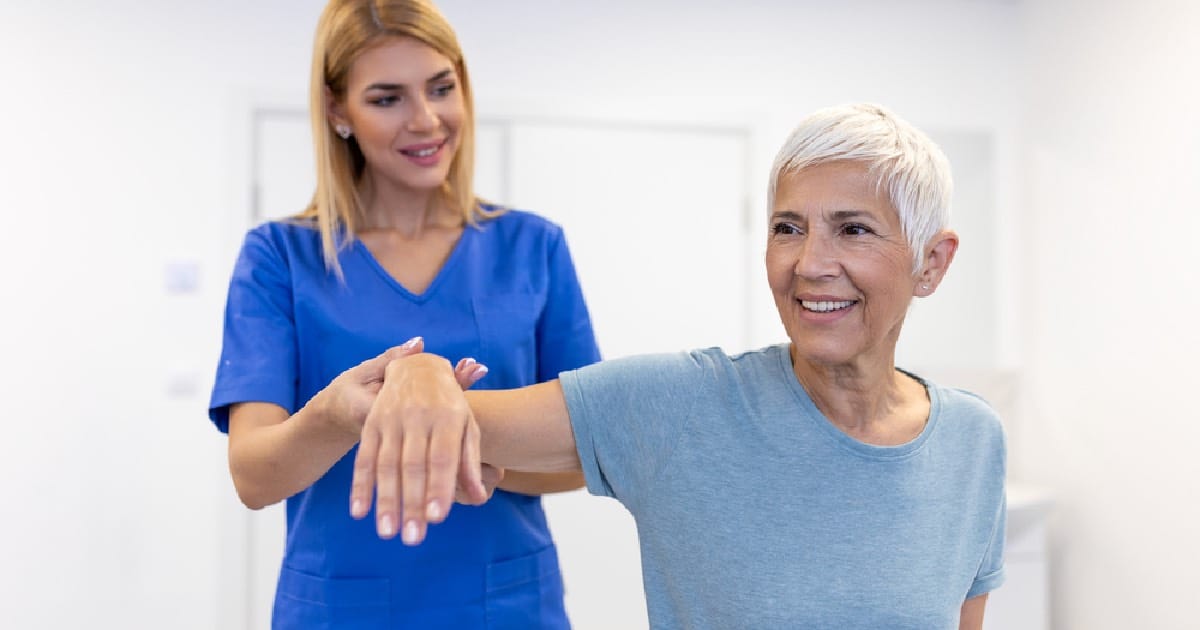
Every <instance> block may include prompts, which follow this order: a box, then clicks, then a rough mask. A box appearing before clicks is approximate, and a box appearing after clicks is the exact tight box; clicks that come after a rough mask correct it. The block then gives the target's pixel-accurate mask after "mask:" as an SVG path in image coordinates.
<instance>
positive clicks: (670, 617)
mask: <svg viewBox="0 0 1200 630" xmlns="http://www.w3.org/2000/svg"><path fill="white" fill-rule="evenodd" d="M560 378H561V380H562V385H563V391H564V392H565V395H566V400H567V408H568V411H569V412H570V416H571V423H572V426H573V428H574V431H575V439H576V443H577V446H578V451H579V457H580V460H581V461H582V463H583V469H584V474H585V476H586V477H587V484H588V489H589V490H590V491H591V492H592V493H594V494H600V495H605V496H611V497H615V498H616V499H618V500H620V501H621V503H623V504H624V505H625V506H626V507H627V508H628V509H629V510H630V512H631V513H632V514H633V516H634V518H635V520H636V521H637V527H638V536H639V540H640V544H641V555H642V573H643V577H644V580H645V588H646V598H647V606H648V609H649V616H650V624H651V626H652V627H653V628H656V629H657V628H692V629H701V628H714V629H716V628H771V629H774V628H837V629H839V630H852V629H855V628H862V629H871V630H877V629H879V628H888V629H889V630H894V629H904V628H913V629H917V628H919V629H921V630H929V629H936V628H946V629H955V628H958V617H959V612H960V608H961V606H962V604H963V602H964V601H965V600H966V599H968V598H970V597H974V596H975V595H979V594H982V593H986V592H989V591H991V590H992V589H994V588H996V587H997V586H999V585H1000V584H1001V582H1002V581H1003V579H1004V568H1003V560H1002V554H1003V549H1004V520H1005V504H1004V474H1005V443H1004V434H1003V431H1002V428H1001V425H1000V422H999V420H998V418H997V417H996V415H995V413H994V412H993V411H992V409H991V408H990V407H988V405H987V404H986V403H984V402H983V401H982V400H981V399H979V398H978V397H976V396H974V395H972V394H969V393H966V392H963V391H960V390H954V389H948V388H944V387H939V386H937V385H935V384H932V383H925V385H926V388H927V391H928V392H929V397H930V402H931V409H930V416H929V420H928V422H927V423H926V426H925V428H924V430H923V431H922V433H921V434H920V435H919V436H918V437H916V438H915V439H913V440H912V441H911V442H909V443H907V444H903V445H900V446H891V447H881V446H873V445H869V444H865V443H863V442H860V441H858V440H855V439H853V438H851V437H850V436H848V435H846V434H845V433H843V432H842V431H840V430H838V429H837V428H836V427H835V426H834V425H833V424H831V423H830V422H829V421H828V420H826V419H825V418H824V416H822V415H821V413H820V412H819V411H818V410H817V408H816V406H815V405H814V404H813V402H812V400H811V399H810V398H809V396H808V394H807V393H806V392H805V390H804V388H803V387H802V386H801V385H800V383H799V382H798V381H797V379H796V377H795V375H794V374H793V372H792V365H791V358H790V357H789V355H788V350H787V346H785V345H784V346H772V347H769V348H765V349H762V350H758V351H755V352H749V353H745V354H742V355H738V356H732V357H731V356H727V355H726V354H725V353H724V352H722V351H721V350H719V349H709V350H700V351H695V352H692V353H680V354H669V355H654V356H644V357H631V358H627V359H616V360H612V361H606V362H604V363H601V364H597V365H594V366H591V367H586V368H582V369H580V370H577V371H574V372H568V373H566V374H563V375H562V376H561V377H560Z"/></svg>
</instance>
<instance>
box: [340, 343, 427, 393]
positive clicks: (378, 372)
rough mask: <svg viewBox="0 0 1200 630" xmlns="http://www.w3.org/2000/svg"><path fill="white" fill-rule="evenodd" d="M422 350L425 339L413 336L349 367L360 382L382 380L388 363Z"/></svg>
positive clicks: (423, 349)
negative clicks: (356, 374)
mask: <svg viewBox="0 0 1200 630" xmlns="http://www.w3.org/2000/svg"><path fill="white" fill-rule="evenodd" d="M424 351H425V340H424V339H422V338H421V337H413V338H412V339H409V340H408V341H405V342H404V343H403V344H402V345H399V346H394V347H392V348H388V349H387V350H385V351H384V352H383V354H381V355H379V356H377V357H373V358H370V359H367V360H366V361H363V362H362V363H359V364H358V365H357V366H355V367H353V368H351V369H352V370H354V371H355V372H357V373H358V375H359V376H360V377H361V378H360V380H361V381H362V382H369V381H381V380H383V371H384V369H385V368H387V365H388V363H391V362H392V361H395V360H396V359H399V358H401V357H406V356H408V355H410V354H419V353H421V352H424Z"/></svg>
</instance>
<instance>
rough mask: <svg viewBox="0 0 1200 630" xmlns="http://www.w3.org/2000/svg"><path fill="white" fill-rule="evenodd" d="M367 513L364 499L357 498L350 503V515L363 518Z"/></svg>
mask: <svg viewBox="0 0 1200 630" xmlns="http://www.w3.org/2000/svg"><path fill="white" fill-rule="evenodd" d="M366 513H367V511H366V510H365V509H363V501H362V499H355V500H354V502H353V503H351V504H350V516H353V517H354V518H362V517H363V516H365V515H366Z"/></svg>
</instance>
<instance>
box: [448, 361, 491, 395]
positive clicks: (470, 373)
mask: <svg viewBox="0 0 1200 630" xmlns="http://www.w3.org/2000/svg"><path fill="white" fill-rule="evenodd" d="M487 373H488V369H487V366H486V365H484V364H482V363H476V362H475V359H471V358H466V359H462V360H460V361H459V362H458V365H456V366H454V379H455V380H456V381H458V385H459V387H462V388H463V389H471V386H472V385H474V384H475V383H478V382H479V379H481V378H483V377H484V376H486V375H487Z"/></svg>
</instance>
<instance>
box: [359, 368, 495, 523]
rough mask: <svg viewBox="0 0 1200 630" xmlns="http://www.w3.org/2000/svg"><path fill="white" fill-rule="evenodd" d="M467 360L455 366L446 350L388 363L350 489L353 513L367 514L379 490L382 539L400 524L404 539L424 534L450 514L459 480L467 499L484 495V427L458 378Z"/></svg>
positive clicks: (378, 517) (479, 499) (377, 514)
mask: <svg viewBox="0 0 1200 630" xmlns="http://www.w3.org/2000/svg"><path fill="white" fill-rule="evenodd" d="M466 367H467V366H466V365H465V364H464V363H463V362H461V361H460V362H459V366H458V368H459V369H458V370H455V369H452V368H451V366H450V363H449V362H448V361H446V360H445V359H443V358H441V357H437V356H434V355H429V354H415V355H411V356H403V357H400V358H398V359H396V360H394V361H391V362H390V363H388V365H387V367H386V368H385V370H384V372H385V377H384V383H383V386H382V388H381V389H380V390H379V393H378V395H377V396H376V398H375V402H374V404H373V405H372V406H371V409H370V411H369V412H368V413H367V417H366V420H365V422H364V423H363V428H362V439H361V440H360V442H359V447H358V454H357V456H356V458H355V462H354V479H353V482H352V485H351V490H350V514H351V516H353V517H354V518H362V517H364V516H366V514H367V512H368V508H369V506H370V503H371V498H372V494H375V502H376V503H375V518H376V523H375V526H376V530H377V531H378V533H379V536H380V537H381V538H385V539H387V538H392V537H393V536H395V535H396V534H397V533H398V532H400V531H401V530H402V532H403V534H402V537H401V538H402V540H403V541H404V543H405V544H409V545H415V544H418V543H420V542H421V541H422V540H424V538H425V527H426V523H427V522H433V523H439V522H441V521H442V520H444V519H445V518H446V515H447V514H448V513H449V509H450V505H451V500H452V499H453V498H454V496H455V483H456V481H457V483H458V487H459V488H458V489H459V490H460V494H462V495H465V496H464V498H466V499H468V502H477V503H481V502H483V501H485V500H487V497H488V492H487V490H486V489H485V488H484V486H483V483H482V479H481V478H482V475H483V469H482V465H481V462H480V459H479V427H478V425H476V424H475V417H474V415H472V413H471V408H470V406H469V405H468V404H467V401H466V398H465V397H464V396H463V392H462V384H461V383H460V381H459V378H460V372H465V368H466ZM478 372H479V370H478V369H477V368H475V369H472V370H471V372H470V374H471V375H474V374H476V373H478ZM401 510H403V518H401ZM401 523H403V527H401V526H400V524H401Z"/></svg>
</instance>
